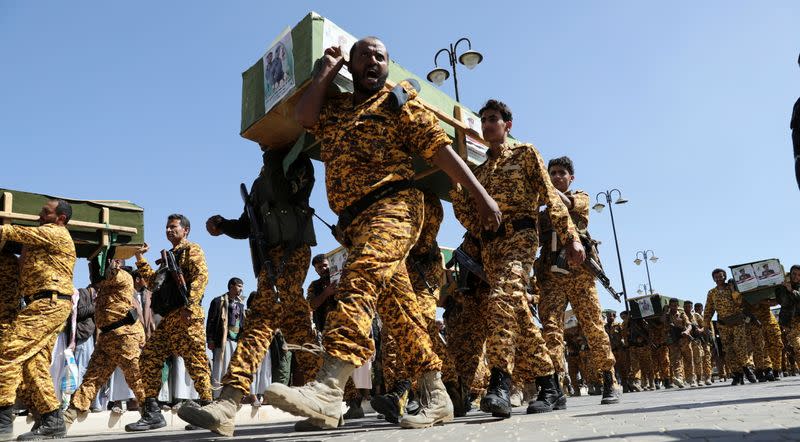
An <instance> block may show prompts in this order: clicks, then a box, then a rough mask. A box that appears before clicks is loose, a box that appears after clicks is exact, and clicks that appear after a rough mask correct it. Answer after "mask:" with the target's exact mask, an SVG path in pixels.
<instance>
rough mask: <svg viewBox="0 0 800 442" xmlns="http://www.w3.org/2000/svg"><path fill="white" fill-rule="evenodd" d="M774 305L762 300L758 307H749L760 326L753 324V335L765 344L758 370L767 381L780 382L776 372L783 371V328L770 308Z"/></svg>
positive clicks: (754, 350) (771, 302)
mask: <svg viewBox="0 0 800 442" xmlns="http://www.w3.org/2000/svg"><path fill="white" fill-rule="evenodd" d="M772 305H774V301H770V300H766V299H765V300H761V301H760V302H759V303H758V304H756V305H751V306H749V308H750V312H751V313H753V316H755V317H756V319H758V322H759V324H756V323H754V322H751V325H752V326H753V327H752V329H753V333H752V334H753V335H758V336H760V339H759V340H758V341H759V342H761V343H763V345H762V347H761V350H760V352H761V355H760V358H759V359H761V366H760V367H759V366H758V364H757V365H756V368H759V369H760V370H761V373H759V374H760V375H761V377H762V378H763V380H765V381H770V382H772V381H775V380H778V379H779V378H778V375H777V374H776V371H778V372H779V371H780V369H781V355H782V354H783V342H782V341H781V327H780V325H778V319H777V318H775V315H773V314H772V311H771V310H770V307H771V306H772ZM755 352H756V349H755V348H753V353H754V354H753V357H754V359H755Z"/></svg>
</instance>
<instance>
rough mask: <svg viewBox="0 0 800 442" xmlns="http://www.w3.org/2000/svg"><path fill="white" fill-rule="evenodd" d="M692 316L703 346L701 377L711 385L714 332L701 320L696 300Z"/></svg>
mask: <svg viewBox="0 0 800 442" xmlns="http://www.w3.org/2000/svg"><path fill="white" fill-rule="evenodd" d="M692 317H693V319H694V321H695V322H696V323H697V330H698V332H699V333H700V334H701V335H702V336H703V338H702V339H700V343H701V344H702V346H703V361H702V365H703V369H702V373H703V378H702V379H703V382H704V383H705V384H706V385H711V354H712V353H713V350H712V345H711V340H712V339H714V334H713V333H711V324H708V325H706V322H705V321H704V320H703V304H702V303H699V302H698V303H696V304H695V305H694V312H692ZM695 368H696V367H695ZM698 372H699V371H698ZM721 374H722V373H720V375H721ZM697 383H698V384H699V383H700V380H699V379H698V382H697Z"/></svg>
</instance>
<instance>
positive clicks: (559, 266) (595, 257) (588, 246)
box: [550, 232, 622, 302]
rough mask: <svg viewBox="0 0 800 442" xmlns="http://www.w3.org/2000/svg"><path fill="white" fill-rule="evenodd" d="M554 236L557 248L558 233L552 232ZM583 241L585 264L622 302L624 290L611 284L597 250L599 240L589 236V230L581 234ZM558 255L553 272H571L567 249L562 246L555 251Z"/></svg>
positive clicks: (552, 268)
mask: <svg viewBox="0 0 800 442" xmlns="http://www.w3.org/2000/svg"><path fill="white" fill-rule="evenodd" d="M552 234H553V236H552V238H553V240H552V241H553V246H552V247H553V248H556V244H557V241H556V233H555V232H552ZM580 238H581V243H583V248H584V249H585V250H586V260H585V261H583V266H584V267H586V269H588V270H589V272H591V273H592V275H594V277H595V278H596V279H597V280H598V281H599V282H600V285H602V286H603V288H605V289H606V290H608V293H610V294H611V296H613V297H614V299H616V300H617V302H622V297H621V296H620V295H621V294H622V292H617V291H616V290H614V287H612V286H611V280H610V279H609V278H608V275H606V272H605V271H604V270H603V266H602V265H601V264H600V259H599V254H598V252H597V242H596V241H595V240H593V239H592V238H591V237H590V236H589V232H586V234H583V233H581V234H580ZM555 253H556V257H555V259H554V260H553V265H552V266H551V267H550V271H551V272H557V273H562V274H569V265H568V264H567V250H566V249H564V248H562V249H561V250H560V251H555Z"/></svg>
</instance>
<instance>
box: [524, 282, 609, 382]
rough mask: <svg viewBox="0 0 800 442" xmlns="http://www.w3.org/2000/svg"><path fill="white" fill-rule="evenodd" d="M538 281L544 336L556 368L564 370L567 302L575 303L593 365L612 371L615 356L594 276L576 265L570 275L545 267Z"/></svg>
mask: <svg viewBox="0 0 800 442" xmlns="http://www.w3.org/2000/svg"><path fill="white" fill-rule="evenodd" d="M537 281H538V282H539V288H540V290H541V295H540V296H541V297H540V299H539V316H540V318H541V319H542V327H543V334H544V340H545V342H546V343H547V350H548V352H549V353H550V359H551V360H552V361H553V365H554V367H555V370H556V372H559V373H564V366H563V360H564V311H565V310H566V309H567V303H569V304H570V305H571V306H572V311H573V312H575V316H576V317H577V319H578V323H579V324H580V325H581V330H582V331H583V334H584V335H585V336H586V340H587V342H588V344H589V357H590V358H591V359H592V366H593V367H595V368H596V369H598V370H600V371H613V370H614V364H615V362H616V360H615V359H614V354H613V353H612V352H611V342H610V341H609V338H608V334H607V333H606V331H605V328H604V327H603V319H602V313H601V310H600V298H599V297H598V295H597V289H596V288H595V283H594V276H592V275H591V274H589V273H588V272H587V271H585V270H584V269H583V268H578V269H575V270H573V271H572V273H570V274H569V275H562V274H558V273H552V272H549V271H547V270H545V271H544V272H542V275H541V277H539V278H538V279H537Z"/></svg>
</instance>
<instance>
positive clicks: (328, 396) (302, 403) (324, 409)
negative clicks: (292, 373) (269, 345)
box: [264, 354, 356, 429]
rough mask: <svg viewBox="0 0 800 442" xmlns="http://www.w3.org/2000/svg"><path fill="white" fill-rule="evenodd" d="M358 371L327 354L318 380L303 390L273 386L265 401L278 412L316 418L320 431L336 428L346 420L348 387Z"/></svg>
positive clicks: (279, 385) (265, 396)
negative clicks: (343, 411) (346, 391)
mask: <svg viewBox="0 0 800 442" xmlns="http://www.w3.org/2000/svg"><path fill="white" fill-rule="evenodd" d="M355 368H356V367H355V366H354V365H352V364H349V363H347V362H344V361H341V360H339V359H335V358H333V357H330V356H328V355H327V354H326V355H325V356H324V363H323V365H322V368H320V369H319V372H317V379H316V380H314V381H311V382H309V383H308V384H306V385H304V386H302V387H288V386H286V385H283V384H277V383H275V384H272V385H270V386H269V387H267V390H266V391H265V392H264V398H265V399H266V403H267V404H269V405H272V406H273V407H275V408H279V409H281V410H283V411H285V412H287V413H290V414H293V415H295V416H304V417H310V418H312V422H313V423H314V424H315V425H319V427H320V428H325V429H332V428H336V427H338V426H339V420H340V418H341V417H342V398H343V397H344V385H345V383H346V382H347V378H349V377H350V375H351V374H352V373H353V370H355Z"/></svg>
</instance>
